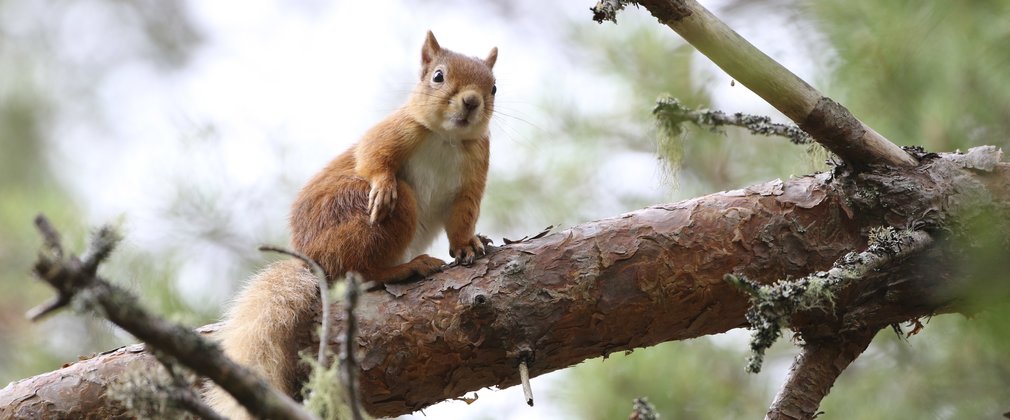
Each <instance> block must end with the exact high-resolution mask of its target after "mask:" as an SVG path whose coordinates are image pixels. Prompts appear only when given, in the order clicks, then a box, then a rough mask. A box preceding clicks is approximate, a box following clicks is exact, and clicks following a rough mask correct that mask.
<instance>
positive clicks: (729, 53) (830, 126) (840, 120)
mask: <svg viewBox="0 0 1010 420" xmlns="http://www.w3.org/2000/svg"><path fill="white" fill-rule="evenodd" d="M624 4H636V5H638V4H640V5H642V6H644V7H645V8H646V9H648V10H649V12H651V13H652V15H653V16H655V17H656V18H658V19H659V21H660V22H661V23H663V24H664V25H667V26H669V27H670V28H671V29H673V30H674V31H675V32H677V33H678V34H680V36H682V37H684V39H685V40H686V41H687V42H688V43H690V44H691V45H693V46H694V47H695V48H697V49H698V51H700V52H701V53H702V54H704V55H705V56H706V57H708V58H709V59H711V60H712V61H713V62H714V63H715V64H716V65H718V66H719V67H720V68H722V69H723V71H725V72H726V73H727V74H729V75H730V76H732V77H733V78H734V79H736V80H737V81H739V82H740V83H742V84H743V85H744V86H746V87H747V88H749V89H750V90H751V91H753V92H754V93H756V94H757V95H758V96H760V97H761V98H763V99H764V100H765V101H767V102H768V103H769V104H771V105H772V106H774V107H775V108H776V109H778V110H779V111H781V112H782V113H783V114H785V115H786V116H787V117H789V119H791V120H793V122H795V123H797V124H799V126H800V127H801V128H803V130H804V131H806V132H808V133H810V135H812V136H813V137H814V139H815V140H817V142H818V143H821V144H822V145H824V147H826V148H828V150H831V151H832V152H833V153H835V154H836V155H838V156H839V157H840V158H841V159H842V160H843V161H845V162H846V163H849V164H852V165H854V166H857V167H863V166H867V165H872V164H887V165H892V166H914V165H915V164H916V163H917V162H916V161H915V159H914V158H912V156H910V155H909V154H907V153H905V152H904V151H903V150H901V148H900V147H898V146H897V145H895V144H894V143H891V142H890V141H889V140H887V139H886V138H884V137H883V136H881V135H880V134H879V133H877V132H876V131H874V130H873V129H872V128H870V127H868V126H866V125H865V124H863V123H862V122H861V121H859V120H858V119H856V117H855V116H853V115H852V113H850V112H849V110H848V109H846V108H845V107H844V106H842V105H840V104H838V103H836V102H834V101H832V100H831V99H830V98H827V97H825V96H824V95H823V94H821V93H820V92H819V91H817V89H814V88H813V87H812V86H810V85H809V84H807V82H805V81H803V80H802V79H800V78H799V77H798V76H796V75H795V74H793V73H792V72H790V71H789V70H788V69H786V68H785V67H783V66H782V65H781V64H779V63H778V62H776V61H775V60H773V59H772V58H771V57H768V56H767V55H766V54H765V53H763V52H761V51H760V50H758V49H757V48H756V47H754V45H752V44H751V43H750V42H748V41H747V40H746V39H744V38H743V37H741V36H740V35H739V34H737V33H736V32H735V31H733V29H731V28H730V27H729V26H727V25H726V24H725V23H724V22H722V21H721V20H719V18H717V17H715V15H713V14H712V12H710V11H709V10H708V9H706V8H705V7H703V6H702V5H700V4H698V2H697V1H695V0H637V1H636V0H631V1H601V2H600V3H598V4H597V7H595V8H593V12H594V19H596V20H597V21H598V22H602V20H614V17H615V16H616V13H617V12H618V11H619V10H620V9H622V8H623V7H624Z"/></svg>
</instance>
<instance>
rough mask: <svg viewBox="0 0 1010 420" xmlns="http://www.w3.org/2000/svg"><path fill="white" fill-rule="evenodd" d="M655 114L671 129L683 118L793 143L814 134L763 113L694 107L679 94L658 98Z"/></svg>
mask: <svg viewBox="0 0 1010 420" xmlns="http://www.w3.org/2000/svg"><path fill="white" fill-rule="evenodd" d="M652 114H653V115H655V116H656V118H658V119H659V120H660V122H661V125H662V126H663V127H666V128H667V129H668V130H670V131H679V127H680V125H681V124H682V123H684V122H688V121H690V122H692V123H694V124H695V125H698V126H700V127H708V128H709V129H712V130H716V129H718V128H719V127H723V126H727V125H729V126H734V127H741V128H746V129H747V130H749V131H750V133H751V134H755V135H761V136H780V137H785V138H787V139H789V141H790V142H792V143H793V144H810V143H813V142H814V140H813V138H811V137H810V135H809V134H807V132H805V131H803V130H802V129H800V128H799V127H797V126H796V125H794V124H779V123H773V122H772V120H771V118H769V117H767V116H764V115H750V114H744V113H741V112H737V113H735V114H733V115H729V114H726V113H725V112H722V111H715V110H710V109H702V108H699V109H691V108H688V107H686V106H684V105H682V104H681V103H680V101H678V100H677V99H676V98H662V99H660V100H658V101H656V107H655V108H653V110H652Z"/></svg>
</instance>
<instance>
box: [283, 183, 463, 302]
mask: <svg viewBox="0 0 1010 420" xmlns="http://www.w3.org/2000/svg"><path fill="white" fill-rule="evenodd" d="M370 190H371V186H370V185H369V183H368V181H366V180H364V179H361V178H357V177H342V178H340V179H338V180H336V181H335V182H333V184H332V188H331V189H330V192H329V194H330V196H331V197H332V199H330V200H329V201H328V204H329V205H330V206H333V208H332V209H329V211H332V212H333V214H337V215H341V216H342V217H340V218H325V219H324V220H328V222H327V223H324V224H322V225H321V226H318V227H316V228H315V229H314V230H312V231H311V232H305V233H301V232H299V231H297V229H293V238H292V239H293V242H294V244H295V248H296V249H298V251H300V252H302V253H304V254H305V255H307V256H309V258H312V259H314V260H316V262H318V263H319V265H321V266H322V267H323V270H324V271H326V273H327V274H328V275H329V276H330V277H331V278H338V277H340V276H343V275H344V274H345V273H347V272H349V271H355V272H358V273H361V275H362V276H364V278H365V280H367V281H372V282H376V283H395V282H401V281H407V280H410V279H413V278H422V277H426V276H428V275H430V274H432V273H435V272H437V271H439V270H440V269H441V267H442V266H443V265H445V262H444V261H442V260H440V259H438V258H434V257H431V256H428V255H419V256H417V257H415V258H414V259H412V260H410V261H409V262H407V263H403V264H400V263H399V262H400V261H402V258H403V256H404V255H403V254H404V253H405V252H406V251H407V247H408V246H409V245H410V242H411V239H413V237H414V232H415V230H416V228H417V201H416V199H415V198H414V190H413V188H411V187H410V185H409V184H407V183H406V182H404V181H397V185H396V196H397V199H396V202H395V206H394V208H393V209H392V211H390V212H389V216H388V217H386V218H384V219H383V220H380V221H377V222H375V223H371V221H370V220H369V216H370V215H369V213H368V194H369V191H370ZM310 238H311V240H309V239H310Z"/></svg>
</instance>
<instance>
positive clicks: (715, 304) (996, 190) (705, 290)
mask: <svg viewBox="0 0 1010 420" xmlns="http://www.w3.org/2000/svg"><path fill="white" fill-rule="evenodd" d="M972 153H977V151H972V152H970V153H969V155H971V154H972ZM993 153H996V152H993ZM920 158H921V159H922V160H923V162H924V163H923V165H921V166H920V167H918V168H916V169H915V170H898V169H895V170H894V171H883V172H879V173H870V172H862V173H859V174H856V175H846V174H844V173H836V174H821V175H818V176H808V177H800V178H795V179H790V180H788V181H772V182H768V183H764V184H759V185H755V186H752V187H749V188H746V189H740V190H735V191H727V192H722V193H717V194H712V195H708V196H704V197H699V198H695V199H692V200H687V201H683V202H680V203H674V204H667V205H662V206H654V207H650V208H647V209H643V210H639V211H636V212H632V213H628V214H625V215H622V216H619V217H615V218H611V219H605V220H600V221H596V222H590V223H585V224H582V225H578V226H575V227H573V228H570V229H567V230H563V231H560V232H557V233H554V234H551V235H547V236H544V237H542V238H538V239H533V240H529V241H524V242H521V243H515V244H511V245H507V246H503V247H500V248H496V249H495V251H494V252H493V253H491V254H490V255H489V256H487V257H485V258H482V259H480V260H477V261H475V262H474V264H473V265H471V266H468V267H463V266H457V267H452V268H449V269H447V270H445V271H444V272H442V273H439V274H438V275H435V276H433V277H432V278H430V279H427V280H425V281H420V282H414V283H408V284H402V285H390V286H387V287H386V288H385V291H378V292H372V293H366V294H364V295H362V296H361V301H360V303H359V308H367V309H364V310H361V311H359V312H360V313H359V314H358V322H359V324H358V327H359V329H358V338H357V340H355V342H354V343H352V344H353V346H354V348H355V350H356V352H358V353H359V354H361V355H362V357H361V358H360V359H359V362H360V363H359V365H360V370H359V372H358V374H359V377H360V383H359V385H360V388H359V389H360V391H361V395H362V403H363V406H364V408H365V409H366V410H367V411H369V412H370V413H371V414H373V415H376V416H392V415H398V414H404V413H409V412H412V411H416V410H418V409H420V408H423V407H425V406H427V405H430V404H433V403H435V402H438V401H441V400H445V399H449V398H453V397H457V396H459V395H463V394H464V393H466V392H468V391H473V390H477V389H480V388H483V387H488V386H499V387H507V386H511V385H515V384H518V383H519V374H518V372H517V369H516V358H515V357H514V356H515V355H516V354H518V353H517V352H518V351H520V350H521V349H524V348H528V350H529V351H530V354H531V357H532V358H534V359H535V363H532V364H530V365H529V373H530V375H531V376H537V375H539V374H542V373H545V372H550V371H553V370H557V369H561V368H564V367H567V366H571V365H574V364H576V363H578V362H581V361H583V360H585V359H587V358H591V357H598V356H601V355H606V354H609V353H611V352H615V351H623V350H628V349H633V348H637V347H643V346H649V345H653V344H656V343H660V342H664V341H671V340H680V339H686V338H691V337H698V336H702V335H707V334H714V333H719V332H723V331H727V330H729V329H732V328H737V327H740V326H744V325H746V324H747V321H746V319H745V316H744V314H745V312H746V310H747V308H748V306H749V305H748V296H747V295H746V294H743V293H740V291H739V290H738V289H736V288H735V287H733V286H731V285H730V284H728V283H726V282H725V281H723V276H724V275H725V274H726V273H734V274H737V275H743V276H747V277H748V278H749V279H751V280H753V281H755V282H757V283H759V284H770V283H772V282H775V281H776V280H778V279H782V278H789V277H791V278H801V277H803V276H806V275H808V274H810V272H812V271H816V270H826V269H828V268H830V267H831V265H832V264H833V263H834V262H835V261H836V260H838V259H839V258H840V257H841V256H843V255H845V254H846V253H848V252H851V251H853V250H860V249H864V248H865V247H866V244H867V243H866V232H867V231H868V229H869V228H870V227H873V226H881V225H889V226H897V227H905V226H916V227H918V228H920V229H926V230H927V231H930V232H951V233H956V232H958V231H959V229H962V228H961V225H960V224H959V223H958V222H957V217H958V215H959V214H960V213H959V212H961V211H965V210H966V209H971V208H972V204H978V203H983V202H984V203H983V204H985V205H986V206H990V207H991V208H995V209H999V210H1000V211H1002V212H1004V213H1003V214H1010V164H1006V163H998V164H995V165H994V166H993V167H992V168H991V170H989V171H986V170H980V169H963V168H964V167H967V165H966V164H963V163H958V162H955V159H953V156H938V155H935V154H930V155H923V156H921V157H920ZM997 160H998V159H997ZM973 161H976V160H975V159H973ZM973 166H974V165H973ZM969 213H970V211H969ZM1005 220H1010V218H1007V219H997V220H996V222H998V223H1002V224H999V225H994V226H993V229H1004V230H1000V231H1010V229H1005V225H1006V222H1005ZM941 239H942V238H941ZM952 253H956V250H954V251H952V250H948V249H946V248H945V247H944V241H942V240H938V243H936V244H934V245H933V246H930V247H928V248H927V249H926V250H925V251H923V253H920V255H914V256H910V257H908V258H905V259H904V260H902V261H898V262H896V263H895V264H888V265H887V266H885V267H882V269H881V270H878V271H877V272H875V273H874V275H873V276H869V277H867V279H866V280H865V282H864V283H866V284H861V285H860V286H859V287H852V288H846V289H845V290H844V292H843V293H840V294H839V295H838V296H837V297H836V300H835V310H834V311H832V312H831V313H824V312H823V311H806V312H804V311H801V312H799V313H797V314H796V316H794V317H793V319H792V322H791V323H790V327H791V328H793V329H794V330H798V331H801V333H802V337H803V338H804V340H805V341H807V342H810V343H818V342H821V341H819V340H822V339H824V338H826V337H830V336H838V335H845V334H850V333H852V332H854V331H862V330H866V329H867V328H868V327H871V326H879V325H888V324H891V323H899V322H904V321H907V320H909V319H914V318H917V317H921V316H927V315H931V314H937V313H944V312H949V311H953V310H956V309H957V307H956V306H955V305H956V303H957V298H958V294H957V293H958V292H959V291H960V290H963V288H964V287H966V285H964V284H963V281H964V278H963V276H960V273H957V272H956V267H954V264H951V263H950V260H949V257H950V255H951V254H952ZM301 272H302V273H303V275H305V276H311V274H309V273H307V272H305V271H304V270H301ZM306 281H314V280H312V279H311V278H309V277H306ZM955 281H956V282H955ZM850 289H851V290H850ZM333 309H334V310H333V311H331V316H333V317H334V318H337V319H335V320H334V321H336V322H333V323H332V324H331V325H333V329H334V331H331V332H332V334H330V337H332V340H333V341H334V342H333V343H331V345H330V347H331V348H341V347H338V346H343V345H344V344H345V343H344V342H343V340H345V337H346V335H345V334H344V331H342V329H343V328H344V325H345V324H344V323H343V322H340V321H343V319H342V318H343V317H345V316H346V312H345V311H343V310H342V309H343V306H342V304H340V303H337V304H336V307H335V308H333ZM317 322H318V320H317ZM305 341H306V342H303V343H302V342H300V343H297V347H298V348H302V349H311V348H315V346H316V345H317V344H318V343H315V342H311V339H309V338H306V339H305ZM510 355H511V356H510ZM292 357H294V356H292ZM147 363H153V360H151V358H150V357H149V356H147V355H146V353H143V352H140V351H139V350H135V349H133V348H124V349H120V350H116V351H114V352H112V353H109V354H105V355H100V356H98V357H96V358H93V359H90V360H87V361H82V362H77V363H74V364H72V365H70V366H68V367H67V368H65V369H61V370H58V371H56V372H52V373H48V374H43V375H39V376H36V377H34V378H29V379H26V380H22V381H18V382H14V383H12V384H11V385H9V386H7V387H6V388H4V389H3V390H0V417H5V416H10V415H14V414H13V413H21V414H19V415H22V416H27V417H46V416H47V415H48V416H52V415H53V414H48V413H54V412H56V413H59V414H63V413H68V412H74V410H81V409H83V408H82V407H86V408H87V409H88V411H86V413H102V414H108V415H109V416H113V415H115V413H117V411H116V410H121V407H120V408H117V407H116V406H115V403H113V402H110V401H106V400H104V398H105V397H104V394H103V390H104V384H105V383H107V381H108V380H110V379H111V378H113V377H115V375H117V374H118V373H119V372H122V369H123V368H124V366H144V365H145V364H147ZM67 389H72V392H73V393H81V394H82V395H90V396H92V397H90V398H87V399H82V400H81V401H76V402H75V401H68V400H67V399H66V398H63V399H60V398H58V397H56V395H58V394H56V392H57V391H62V392H66V391H67ZM64 395H65V394H64ZM75 403H76V405H74V404H75ZM49 407H55V408H54V409H53V410H56V409H58V410H59V411H46V410H49ZM76 412H77V413H81V412H82V411H76ZM118 412H121V411H118Z"/></svg>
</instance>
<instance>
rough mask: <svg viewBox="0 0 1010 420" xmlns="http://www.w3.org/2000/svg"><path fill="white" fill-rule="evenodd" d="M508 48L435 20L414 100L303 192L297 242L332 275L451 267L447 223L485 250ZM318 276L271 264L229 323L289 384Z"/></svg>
mask: <svg viewBox="0 0 1010 420" xmlns="http://www.w3.org/2000/svg"><path fill="white" fill-rule="evenodd" d="M497 57H498V50H497V48H495V49H492V50H491V53H490V54H489V55H488V56H487V58H484V59H480V58H475V57H467V56H464V55H461V54H458V53H455V52H452V51H449V50H446V49H443V48H441V47H440V46H439V45H438V42H437V41H436V40H435V37H434V35H432V33H431V32H430V31H429V32H428V36H427V39H426V40H425V43H424V46H423V47H422V49H421V75H420V80H419V81H418V83H417V86H416V87H415V89H414V90H413V92H412V93H411V95H410V98H409V99H408V101H407V103H406V104H405V105H403V106H402V107H401V108H399V109H398V110H397V111H395V112H394V113H393V114H392V115H390V116H389V117H387V118H386V119H384V120H383V121H382V122H380V123H379V124H377V125H376V126H374V127H372V128H371V129H370V130H369V131H368V132H367V133H365V135H364V136H363V137H362V139H361V140H360V141H359V142H358V143H357V144H355V145H354V146H352V147H351V148H350V149H349V150H347V151H345V152H344V153H342V154H340V155H339V156H337V157H336V158H335V159H334V160H333V161H331V162H330V163H329V164H328V165H327V166H326V167H325V168H323V170H322V171H320V172H319V173H318V174H316V175H315V176H314V177H313V178H312V179H311V180H310V181H309V182H308V184H306V185H305V187H304V188H303V189H302V191H301V192H300V193H299V195H298V198H297V199H296V200H295V203H294V205H293V206H292V211H291V219H290V224H291V241H292V245H293V247H294V248H295V250H297V251H299V252H301V253H303V254H305V255H306V256H308V257H310V258H312V259H313V260H315V261H316V262H318V263H319V265H320V266H322V268H323V270H324V271H325V272H326V274H327V276H328V278H329V279H330V280H331V281H332V280H335V279H338V278H340V277H342V276H343V275H344V274H345V273H347V272H350V271H355V272H358V273H360V274H361V275H362V276H363V277H364V278H365V280H368V281H371V282H375V283H379V284H382V283H390V282H399V281H407V280H411V279H417V278H423V277H427V276H428V275H430V274H432V273H434V272H437V271H439V270H441V269H442V268H443V267H444V266H445V262H444V261H442V260H440V259H438V258H434V257H431V256H429V255H427V254H422V252H423V251H424V250H425V249H427V248H428V247H429V246H430V244H431V242H432V241H433V240H434V238H435V235H436V234H437V233H438V232H439V231H441V230H442V229H443V228H444V230H445V232H446V234H447V236H448V239H449V246H450V255H451V256H452V257H453V258H455V260H456V261H457V262H458V263H461V264H470V263H471V262H473V259H474V258H476V257H478V256H480V255H483V254H484V243H483V242H482V241H481V239H480V238H479V236H478V235H477V234H476V230H475V226H476V222H477V217H478V215H479V213H480V202H481V198H482V197H483V194H484V185H485V182H486V180H487V170H488V159H489V149H490V143H489V138H488V124H489V121H490V118H491V115H492V113H493V112H494V95H495V93H496V90H497V88H496V87H495V79H494V75H493V74H492V72H491V69H492V67H493V66H494V64H495V61H496V60H497ZM315 282H316V280H315V278H314V277H313V276H312V275H311V274H309V273H308V271H307V270H306V269H305V268H304V267H303V266H302V264H301V263H300V262H295V261H285V262H280V263H275V264H274V265H271V266H270V267H269V268H267V269H266V270H265V271H263V272H262V273H260V274H259V275H258V276H257V277H255V278H253V279H252V280H251V281H250V282H249V284H248V285H247V286H246V287H245V288H244V289H243V290H242V292H241V293H240V294H239V296H238V297H237V298H236V300H235V301H234V302H233V304H232V307H231V309H230V310H229V311H228V315H227V318H226V320H225V323H224V326H223V327H222V329H221V331H220V332H219V333H218V337H219V340H220V342H221V346H222V347H223V349H224V351H225V353H226V354H228V356H230V357H232V358H233V359H234V360H236V361H237V362H239V363H241V364H243V365H246V366H250V367H252V368H253V369H255V370H257V371H258V372H260V373H261V374H263V375H264V376H266V377H267V379H268V380H269V381H270V382H271V383H272V384H273V385H274V386H276V387H277V388H279V389H281V390H283V391H284V392H286V393H288V394H290V395H294V394H295V393H296V392H297V391H298V390H299V384H300V382H301V380H302V379H303V378H304V372H301V371H300V368H299V366H298V363H297V362H298V355H297V352H298V350H299V349H298V348H296V347H297V345H298V343H304V342H306V341H307V340H304V339H303V338H304V336H303V335H304V334H311V333H312V324H311V322H312V321H313V320H314V319H315V316H316V312H317V311H318V310H319V308H318V306H319V296H318V293H319V291H318V287H317V284H316V283H315ZM207 400H208V403H210V404H211V407H213V408H214V409H215V410H217V411H218V412H219V413H221V414H224V415H226V416H227V417H231V418H247V416H248V414H247V413H246V412H245V410H244V409H243V408H242V407H240V406H239V405H238V404H237V403H236V402H235V401H234V400H233V399H232V398H231V397H230V396H228V395H227V394H226V393H225V392H224V391H222V390H221V389H219V388H217V387H211V388H210V389H209V390H208V393H207Z"/></svg>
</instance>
